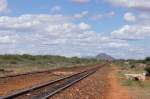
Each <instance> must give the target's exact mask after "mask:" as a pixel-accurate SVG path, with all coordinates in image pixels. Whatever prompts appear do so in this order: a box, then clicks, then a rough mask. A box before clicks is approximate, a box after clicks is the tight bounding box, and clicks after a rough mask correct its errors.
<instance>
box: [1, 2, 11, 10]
mask: <svg viewBox="0 0 150 99" xmlns="http://www.w3.org/2000/svg"><path fill="white" fill-rule="evenodd" d="M8 11H9V8H8V4H7V1H6V0H0V12H8Z"/></svg>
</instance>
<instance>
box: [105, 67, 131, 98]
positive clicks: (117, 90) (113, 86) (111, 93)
mask: <svg viewBox="0 0 150 99" xmlns="http://www.w3.org/2000/svg"><path fill="white" fill-rule="evenodd" d="M117 71H118V69H117V67H116V66H112V67H111V72H110V73H109V75H108V86H107V90H106V91H107V92H106V93H107V94H106V97H105V99H131V98H130V96H129V93H128V90H127V89H126V88H125V87H123V86H121V85H120V83H119V80H118V79H117V76H116V73H117Z"/></svg>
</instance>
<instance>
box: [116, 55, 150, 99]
mask: <svg viewBox="0 0 150 99" xmlns="http://www.w3.org/2000/svg"><path fill="white" fill-rule="evenodd" d="M114 63H115V64H116V65H117V66H118V68H119V71H118V73H117V76H118V77H119V81H120V84H121V85H122V86H125V87H126V88H127V89H128V90H129V93H131V95H132V98H133V99H149V97H150V94H149V93H150V77H147V78H146V80H145V81H140V80H130V79H127V78H126V77H125V74H142V73H144V72H149V70H150V57H147V58H145V59H143V60H133V59H132V60H131V59H130V60H118V61H115V62H114Z"/></svg>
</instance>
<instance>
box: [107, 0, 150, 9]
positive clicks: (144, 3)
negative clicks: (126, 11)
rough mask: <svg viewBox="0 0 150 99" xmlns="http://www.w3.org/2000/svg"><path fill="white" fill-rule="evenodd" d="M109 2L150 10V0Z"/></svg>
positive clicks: (117, 0) (112, 0)
mask: <svg viewBox="0 0 150 99" xmlns="http://www.w3.org/2000/svg"><path fill="white" fill-rule="evenodd" d="M107 1H108V2H109V3H111V4H113V5H117V6H123V7H127V8H134V9H140V10H148V11H149V10H150V1H149V0H107Z"/></svg>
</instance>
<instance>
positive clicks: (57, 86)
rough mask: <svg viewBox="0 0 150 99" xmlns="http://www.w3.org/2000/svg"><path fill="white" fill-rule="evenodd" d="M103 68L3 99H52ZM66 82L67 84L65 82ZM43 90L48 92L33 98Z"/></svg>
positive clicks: (23, 90)
mask: <svg viewBox="0 0 150 99" xmlns="http://www.w3.org/2000/svg"><path fill="white" fill-rule="evenodd" d="M104 65H105V64H104ZM104 65H102V66H101V67H103V66H104ZM101 67H95V68H92V69H88V70H85V71H82V72H80V73H76V74H73V75H71V76H67V77H64V78H60V79H58V80H55V81H49V82H46V83H42V84H39V85H34V86H32V87H31V88H26V89H22V90H19V91H17V92H14V93H12V94H9V95H6V96H4V97H2V99H20V98H17V97H19V96H28V95H31V96H29V97H30V98H26V99H47V98H48V97H51V96H52V95H54V94H56V93H58V92H60V91H62V90H64V89H66V88H67V87H69V86H71V85H73V84H75V83H76V82H78V81H80V80H82V79H84V78H86V77H88V76H89V75H91V74H93V73H94V72H96V71H97V70H98V69H99V68H101ZM65 80H66V82H65ZM63 82H65V83H63ZM55 83H56V84H55ZM48 86H50V88H49V90H51V91H49V90H48V89H46V88H47V87H48ZM44 88H45V89H44ZM51 88H52V89H51ZM41 89H43V90H46V91H42V92H41V93H39V94H36V95H34V96H33V97H32V93H34V94H35V92H36V91H37V90H41ZM37 93H38V92H37Z"/></svg>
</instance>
